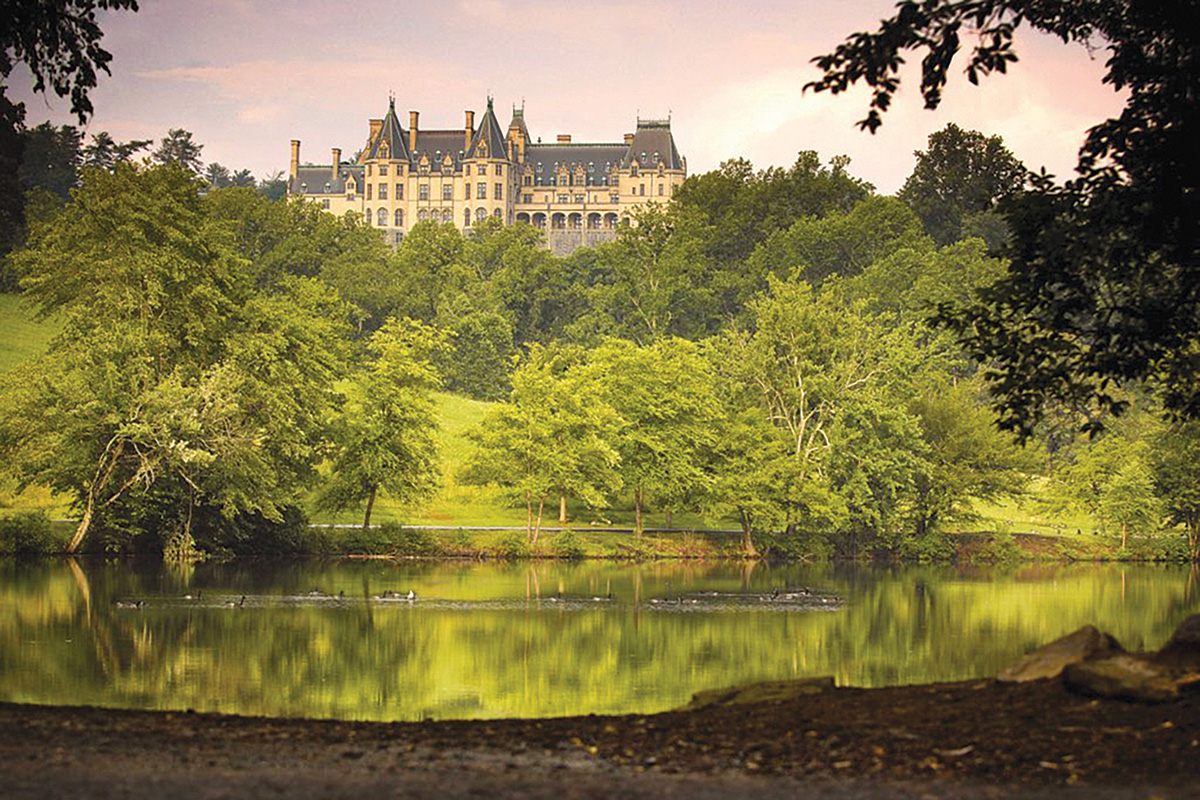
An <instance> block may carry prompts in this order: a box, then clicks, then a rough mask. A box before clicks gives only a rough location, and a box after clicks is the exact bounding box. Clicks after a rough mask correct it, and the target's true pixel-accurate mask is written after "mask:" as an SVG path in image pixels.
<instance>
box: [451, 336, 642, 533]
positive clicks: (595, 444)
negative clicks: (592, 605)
mask: <svg viewBox="0 0 1200 800" xmlns="http://www.w3.org/2000/svg"><path fill="white" fill-rule="evenodd" d="M512 383H513V390H512V394H511V395H510V399H509V402H507V403H504V404H502V405H500V406H498V407H497V408H495V409H493V410H491V411H489V412H488V414H487V415H486V416H485V417H484V419H483V421H482V422H481V423H480V425H479V427H478V428H477V429H475V430H474V431H472V433H471V438H472V440H473V441H474V442H475V444H476V450H475V452H474V453H473V454H472V455H471V457H470V459H469V461H468V463H467V466H466V468H465V470H464V473H463V475H462V479H463V480H465V481H467V482H468V483H473V484H478V485H485V484H492V485H496V486H499V487H500V488H501V489H502V490H504V491H505V492H506V493H508V494H509V495H511V496H512V497H513V498H514V499H516V500H517V502H519V503H521V504H523V505H524V506H525V519H526V533H527V536H528V540H529V543H530V544H536V543H537V540H538V536H539V534H540V532H541V527H542V517H543V514H544V512H545V506H546V502H547V500H550V501H553V500H554V499H560V500H561V501H562V506H563V507H565V499H566V498H567V497H573V498H576V499H578V500H580V501H582V502H584V503H586V504H588V505H596V504H598V503H599V502H601V501H602V500H603V499H604V498H605V497H607V496H608V494H609V493H611V492H612V491H614V490H615V489H616V488H617V487H618V486H619V485H620V477H619V474H618V472H617V466H618V464H619V462H620V455H619V454H618V453H617V451H616V449H615V447H614V445H613V442H614V436H615V431H616V430H617V427H618V425H619V424H620V420H619V419H618V418H617V416H616V414H615V413H614V411H613V409H612V408H611V407H610V406H609V405H608V404H607V403H606V402H604V399H603V397H602V396H601V395H600V393H599V392H598V391H597V387H596V385H595V383H594V376H592V375H591V374H590V373H589V372H588V371H587V370H585V369H581V367H580V363H579V360H578V358H575V357H573V356H572V355H571V354H569V353H564V352H562V351H560V350H558V349H553V348H551V349H547V348H542V347H536V346H535V347H533V348H532V349H531V350H530V353H529V356H528V357H527V358H526V360H525V361H524V363H522V365H521V367H520V368H519V369H517V370H516V372H514V373H513V379H512ZM564 521H565V520H564Z"/></svg>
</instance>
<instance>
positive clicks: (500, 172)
mask: <svg viewBox="0 0 1200 800" xmlns="http://www.w3.org/2000/svg"><path fill="white" fill-rule="evenodd" d="M496 174H497V175H503V174H504V165H503V164H497V165H496Z"/></svg>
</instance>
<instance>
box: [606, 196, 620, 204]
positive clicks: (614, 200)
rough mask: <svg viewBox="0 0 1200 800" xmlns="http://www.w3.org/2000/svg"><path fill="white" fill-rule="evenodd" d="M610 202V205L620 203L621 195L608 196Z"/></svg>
mask: <svg viewBox="0 0 1200 800" xmlns="http://www.w3.org/2000/svg"><path fill="white" fill-rule="evenodd" d="M608 202H610V203H619V202H621V195H619V194H610V195H609V196H608Z"/></svg>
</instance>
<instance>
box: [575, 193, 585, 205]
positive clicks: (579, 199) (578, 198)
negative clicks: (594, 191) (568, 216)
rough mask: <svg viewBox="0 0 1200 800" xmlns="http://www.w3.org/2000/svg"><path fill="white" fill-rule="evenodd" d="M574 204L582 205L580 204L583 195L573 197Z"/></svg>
mask: <svg viewBox="0 0 1200 800" xmlns="http://www.w3.org/2000/svg"><path fill="white" fill-rule="evenodd" d="M575 202H576V203H582V202H583V195H581V194H577V195H575Z"/></svg>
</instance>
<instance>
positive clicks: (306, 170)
mask: <svg viewBox="0 0 1200 800" xmlns="http://www.w3.org/2000/svg"><path fill="white" fill-rule="evenodd" d="M351 175H353V176H354V182H355V191H358V192H361V191H362V186H363V168H362V167H360V166H357V165H352V164H345V163H343V164H340V165H339V166H338V176H337V179H336V180H335V179H334V178H333V166H332V165H327V166H320V165H313V164H305V165H304V166H302V167H300V168H299V169H298V170H296V177H295V178H294V179H290V184H289V186H288V191H289V192H291V193H292V194H341V193H343V192H345V191H346V178H348V177H349V176H351Z"/></svg>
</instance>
